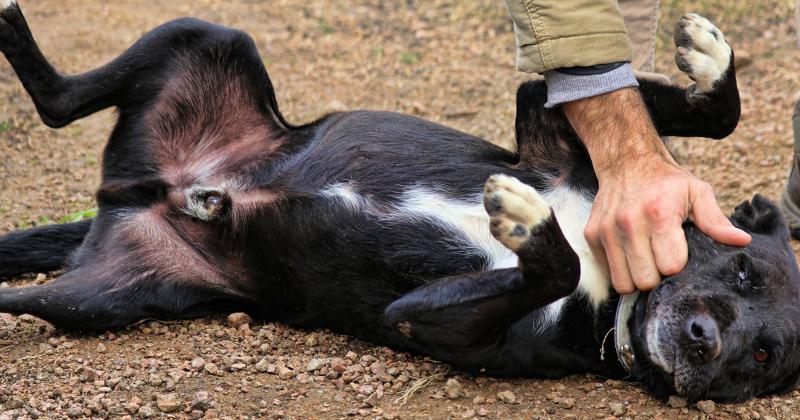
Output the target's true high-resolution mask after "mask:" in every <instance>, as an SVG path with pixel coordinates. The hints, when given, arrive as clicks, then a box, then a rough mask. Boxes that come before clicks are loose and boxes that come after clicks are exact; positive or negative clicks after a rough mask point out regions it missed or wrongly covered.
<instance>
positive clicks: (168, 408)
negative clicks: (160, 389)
mask: <svg viewBox="0 0 800 420" xmlns="http://www.w3.org/2000/svg"><path fill="white" fill-rule="evenodd" d="M156 406H157V407H158V409H159V410H161V411H162V412H164V413H171V412H173V411H178V409H180V408H181V399H180V398H178V395H177V394H172V393H170V394H158V395H157V396H156Z"/></svg>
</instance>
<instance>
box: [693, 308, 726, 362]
mask: <svg viewBox="0 0 800 420" xmlns="http://www.w3.org/2000/svg"><path fill="white" fill-rule="evenodd" d="M684 332H685V333H686V336H687V337H688V339H689V343H690V344H689V357H690V358H691V359H696V360H697V361H698V362H700V363H708V362H710V361H712V360H714V359H716V358H717V356H719V354H720V353H721V352H722V343H721V342H720V337H719V328H718V327H717V322H716V321H714V318H711V317H710V316H709V315H707V314H696V315H692V316H690V317H689V319H687V320H686V325H685V326H684Z"/></svg>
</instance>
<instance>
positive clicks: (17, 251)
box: [0, 220, 92, 279]
mask: <svg viewBox="0 0 800 420" xmlns="http://www.w3.org/2000/svg"><path fill="white" fill-rule="evenodd" d="M91 226H92V221H91V220H84V221H80V222H74V223H66V224H61V225H48V226H41V227H35V228H31V229H27V230H22V231H16V232H11V233H8V234H6V235H3V236H0V279H3V278H12V277H15V276H18V275H20V274H27V273H41V272H46V271H53V270H58V269H60V268H64V266H65V264H66V263H67V260H68V259H69V256H70V255H71V254H72V253H73V252H74V251H75V250H76V249H77V248H78V247H79V246H80V245H81V244H82V243H83V239H84V237H86V234H87V233H88V232H89V229H90V228H91Z"/></svg>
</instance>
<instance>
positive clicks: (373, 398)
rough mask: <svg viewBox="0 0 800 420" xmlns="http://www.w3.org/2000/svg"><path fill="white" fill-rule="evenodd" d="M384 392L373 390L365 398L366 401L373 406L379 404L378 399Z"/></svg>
mask: <svg viewBox="0 0 800 420" xmlns="http://www.w3.org/2000/svg"><path fill="white" fill-rule="evenodd" d="M381 396H382V394H381V393H380V392H373V393H372V394H370V395H369V397H367V398H366V399H365V400H364V403H366V404H369V405H370V406H372V407H377V406H378V400H380V398H381Z"/></svg>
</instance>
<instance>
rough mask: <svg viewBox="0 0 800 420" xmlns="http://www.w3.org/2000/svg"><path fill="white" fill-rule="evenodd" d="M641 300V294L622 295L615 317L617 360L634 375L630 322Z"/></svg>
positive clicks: (634, 359)
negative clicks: (638, 301) (639, 299)
mask: <svg viewBox="0 0 800 420" xmlns="http://www.w3.org/2000/svg"><path fill="white" fill-rule="evenodd" d="M638 298H639V292H638V291H637V292H633V293H630V294H627V295H622V296H620V298H619V302H618V303H617V315H616V316H615V317H614V349H616V351H617V360H619V362H620V364H622V367H624V368H625V370H626V371H627V372H628V373H633V365H634V362H635V361H636V358H635V356H634V355H633V347H632V346H631V331H630V329H629V328H628V321H629V320H630V319H631V317H632V316H633V309H634V307H635V306H636V301H637V300H638Z"/></svg>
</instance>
